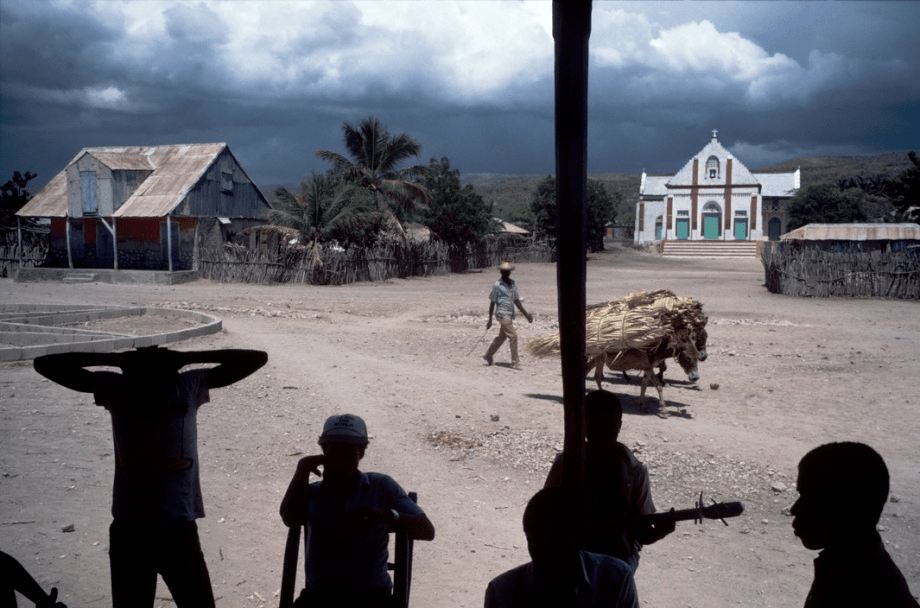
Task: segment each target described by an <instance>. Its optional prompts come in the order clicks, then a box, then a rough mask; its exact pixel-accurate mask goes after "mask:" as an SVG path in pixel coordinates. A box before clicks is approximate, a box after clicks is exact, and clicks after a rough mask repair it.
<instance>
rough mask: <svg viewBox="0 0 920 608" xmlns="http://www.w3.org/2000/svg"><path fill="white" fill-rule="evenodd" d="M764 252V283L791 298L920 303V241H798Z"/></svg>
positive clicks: (783, 242)
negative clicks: (840, 298)
mask: <svg viewBox="0 0 920 608" xmlns="http://www.w3.org/2000/svg"><path fill="white" fill-rule="evenodd" d="M771 245H772V246H767V247H764V249H763V252H762V253H761V261H762V262H763V266H764V282H765V284H766V286H767V289H768V290H770V292H772V293H780V294H784V295H788V296H811V297H844V298H886V299H909V300H918V299H920V241H917V240H874V241H843V240H834V241H831V240H828V241H818V240H804V239H802V240H799V239H795V240H793V239H790V240H787V241H777V242H773V243H771Z"/></svg>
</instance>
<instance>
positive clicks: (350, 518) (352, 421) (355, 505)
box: [281, 414, 434, 608]
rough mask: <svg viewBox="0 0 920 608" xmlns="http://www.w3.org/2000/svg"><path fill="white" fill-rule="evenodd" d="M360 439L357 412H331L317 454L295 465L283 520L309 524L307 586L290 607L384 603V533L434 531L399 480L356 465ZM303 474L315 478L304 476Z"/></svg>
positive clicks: (363, 444)
mask: <svg viewBox="0 0 920 608" xmlns="http://www.w3.org/2000/svg"><path fill="white" fill-rule="evenodd" d="M367 444H368V439H367V427H366V426H365V424H364V421H363V420H362V419H361V418H359V417H358V416H354V415H351V414H342V415H339V416H331V417H329V418H328V419H327V420H326V423H325V425H324V426H323V433H322V435H320V437H319V445H320V447H321V448H322V450H323V453H322V455H316V456H306V457H304V458H301V460H300V462H299V463H298V464H297V471H296V472H295V473H294V477H293V479H291V483H290V485H289V486H288V489H287V492H286V493H285V495H284V499H283V500H282V502H281V519H282V520H283V521H284V523H285V525H287V526H292V525H296V524H303V525H306V526H308V530H307V534H306V537H305V539H304V544H305V555H306V559H305V562H306V566H305V569H306V579H307V587H306V589H304V590H303V592H302V593H301V595H300V597H299V598H298V599H297V601H296V602H295V603H294V605H295V606H309V607H310V608H327V607H328V608H340V607H343V606H348V607H350V608H383V607H389V606H390V603H391V600H390V598H391V594H390V589H391V588H392V586H393V583H392V581H391V580H390V575H389V574H387V559H388V557H389V555H388V551H387V544H388V543H389V532H390V531H391V530H393V529H402V530H405V531H406V532H407V533H408V535H409V536H410V537H411V538H413V539H417V540H432V539H433V538H434V526H433V525H432V523H431V521H429V520H428V517H427V516H426V515H425V513H424V511H422V509H421V508H419V506H418V505H416V504H415V502H413V501H412V499H411V498H409V496H408V494H406V491H405V490H403V489H402V488H401V487H400V486H399V484H398V483H396V482H395V481H394V480H393V479H392V478H391V477H389V476H387V475H383V474H381V473H363V472H361V471H360V470H359V469H358V463H359V462H360V461H361V459H362V458H364V452H365V450H366V449H367ZM320 466H322V467H323V471H322V473H320V471H319V467H320ZM310 473H313V474H314V475H318V476H320V477H322V478H323V479H322V481H315V482H313V483H310Z"/></svg>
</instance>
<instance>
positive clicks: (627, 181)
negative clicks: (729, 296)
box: [461, 151, 911, 216]
mask: <svg viewBox="0 0 920 608" xmlns="http://www.w3.org/2000/svg"><path fill="white" fill-rule="evenodd" d="M910 166H911V163H910V160H909V159H908V158H907V152H906V151H905V152H889V153H886V154H876V155H873V156H807V157H799V158H791V159H789V160H786V161H783V162H781V163H777V164H775V165H770V166H769V167H762V168H757V169H755V168H751V171H753V172H755V173H781V172H786V171H795V169H796V168H801V170H802V186H808V185H811V184H822V183H829V184H836V183H837V181H838V180H839V179H841V178H844V177H854V176H857V175H863V176H873V175H881V176H884V177H890V178H895V177H897V176H898V175H900V174H901V172H902V171H904V170H906V169H908V168H909V167H910ZM678 169H680V167H677V168H675V170H674V171H675V172H677V170H678ZM656 175H657V174H656ZM545 177H546V175H544V174H542V173H513V174H502V173H467V174H465V175H461V180H462V181H463V183H464V184H471V185H472V186H473V188H474V189H475V190H476V192H477V193H478V194H479V195H480V196H481V197H482V198H483V199H485V201H486V202H487V203H488V202H492V203H494V205H495V207H494V209H495V215H497V216H501V211H502V209H504V208H505V206H507V205H509V204H512V203H515V202H522V203H528V204H529V203H530V200H531V198H532V197H533V192H534V189H535V188H536V186H537V184H538V183H540V181H541V180H543V179H544V178H545ZM641 177H642V176H641V175H640V174H639V173H597V174H592V175H588V178H589V179H596V180H600V181H602V182H603V183H604V184H605V185H606V186H607V187H608V188H609V189H610V190H616V191H619V192H620V193H621V194H622V195H623V206H629V207H632V205H634V204H635V203H636V201H637V200H638V198H639V183H640V182H641Z"/></svg>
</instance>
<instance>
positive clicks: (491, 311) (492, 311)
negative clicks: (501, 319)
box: [486, 300, 495, 329]
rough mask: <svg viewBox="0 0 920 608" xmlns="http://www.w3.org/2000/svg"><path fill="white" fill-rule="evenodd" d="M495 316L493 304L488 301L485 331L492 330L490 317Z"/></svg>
mask: <svg viewBox="0 0 920 608" xmlns="http://www.w3.org/2000/svg"><path fill="white" fill-rule="evenodd" d="M493 314H495V302H493V301H491V300H490V301H489V322H488V323H486V329H492V315H493Z"/></svg>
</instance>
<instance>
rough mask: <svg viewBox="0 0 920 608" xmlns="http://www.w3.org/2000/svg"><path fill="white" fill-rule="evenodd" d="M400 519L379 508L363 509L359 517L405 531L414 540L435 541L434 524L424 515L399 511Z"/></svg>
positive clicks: (390, 512) (390, 511) (391, 511)
mask: <svg viewBox="0 0 920 608" xmlns="http://www.w3.org/2000/svg"><path fill="white" fill-rule="evenodd" d="M398 513H399V518H398V519H395V520H394V518H393V510H391V509H381V508H379V507H362V508H361V509H359V510H358V512H357V515H358V516H359V517H364V518H366V519H369V520H372V521H375V522H378V523H383V524H387V525H389V526H390V528H391V529H393V530H401V531H405V532H406V533H407V534H408V535H409V537H410V538H412V539H413V540H434V524H433V523H431V520H430V519H428V516H427V515H425V514H424V513H423V514H421V515H418V514H415V513H404V512H401V511H398Z"/></svg>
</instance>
